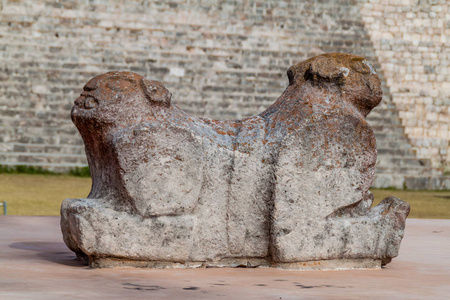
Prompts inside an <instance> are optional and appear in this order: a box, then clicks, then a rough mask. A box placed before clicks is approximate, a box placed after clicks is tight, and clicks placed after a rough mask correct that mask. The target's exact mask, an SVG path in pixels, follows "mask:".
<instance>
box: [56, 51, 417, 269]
mask: <svg viewBox="0 0 450 300" xmlns="http://www.w3.org/2000/svg"><path fill="white" fill-rule="evenodd" d="M288 77H289V86H288V87H287V88H286V90H285V91H284V93H283V94H282V95H281V97H280V98H279V99H278V100H277V101H276V102H275V103H274V104H273V105H272V106H271V107H269V108H268V109H267V110H266V111H264V112H263V113H261V114H259V115H258V116H254V117H250V118H245V119H242V120H234V121H215V120H211V119H207V118H198V117H193V116H191V115H188V114H186V113H185V112H183V111H182V110H181V109H179V108H178V107H177V106H175V105H173V104H171V101H170V100H171V93H170V92H169V91H168V90H167V89H166V88H165V87H164V86H163V85H162V84H161V83H160V82H157V81H152V80H148V79H146V78H144V77H141V76H139V75H137V74H135V73H130V72H110V73H107V74H104V75H100V76H97V77H95V78H93V79H92V80H91V81H89V82H88V83H87V84H86V86H85V87H84V92H83V93H82V94H81V96H80V97H79V98H78V99H77V100H76V101H75V105H74V107H73V109H72V120H73V122H74V123H75V125H76V126H77V128H78V129H79V131H80V133H81V136H82V138H83V140H84V142H85V146H86V153H87V157H88V161H89V166H90V168H91V173H92V180H93V184H92V190H91V193H90V194H89V196H88V198H87V199H76V200H74V199H66V200H65V201H64V202H63V205H62V207H61V216H62V218H61V227H62V232H63V236H64V241H65V242H66V244H67V245H68V247H69V248H70V249H72V250H73V251H75V252H76V253H77V254H78V255H79V256H80V257H86V258H88V259H89V262H90V263H91V265H94V266H95V265H97V266H105V261H106V262H107V261H116V260H117V259H120V260H124V261H129V260H131V261H136V262H138V261H141V262H142V261H150V262H153V263H149V264H147V265H148V266H153V265H155V266H156V265H158V264H162V265H167V264H169V265H170V264H171V263H178V264H179V263H181V264H183V265H185V266H190V267H193V266H202V265H205V264H211V265H229V266H235V265H236V262H238V261H247V262H249V261H252V262H251V263H250V265H255V264H256V265H260V264H262V265H265V263H258V261H262V262H264V261H267V262H270V263H271V265H274V266H277V264H279V266H281V265H290V264H293V265H295V264H296V263H299V262H311V261H323V260H336V259H337V260H339V259H347V260H352V261H353V260H356V261H358V260H361V261H365V259H369V260H375V261H378V262H384V263H387V262H389V261H390V259H391V258H393V257H395V256H396V255H397V253H398V249H399V247H400V241H401V239H402V237H403V229H404V224H405V219H406V217H407V215H408V213H409V205H408V204H406V203H405V202H403V201H401V200H399V199H397V198H395V197H389V198H387V199H385V200H383V202H382V203H380V204H379V205H378V206H376V207H375V208H373V209H371V205H372V201H373V196H372V195H371V193H370V192H369V191H368V189H369V187H370V185H371V183H372V181H373V178H374V172H375V163H376V142H375V137H374V134H373V131H372V129H371V128H370V126H369V125H368V123H367V122H366V120H365V117H366V116H367V115H368V114H369V112H370V111H371V109H373V108H374V107H375V106H376V105H378V104H379V102H380V101H381V96H382V91H381V89H380V81H379V79H378V77H377V75H376V72H375V70H374V68H373V67H372V65H371V64H370V63H369V62H367V61H366V60H364V58H362V57H358V56H353V55H349V54H339V53H334V54H325V55H321V56H317V57H314V58H311V59H309V60H307V61H304V62H302V63H299V64H297V65H295V66H292V67H291V68H290V69H289V70H288ZM100 261H101V263H100ZM96 262H97V263H96ZM112 265H115V264H112ZM144 265H145V264H144ZM269 265H270V264H269ZM328 265H330V264H328ZM331 265H333V264H331Z"/></svg>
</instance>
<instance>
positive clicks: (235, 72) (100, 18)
mask: <svg viewBox="0 0 450 300" xmlns="http://www.w3.org/2000/svg"><path fill="white" fill-rule="evenodd" d="M371 5H372V6H373V7H375V6H376V5H374V4H373V3H371V2H368V1H362V0H354V1H350V0H327V1H313V0H307V1H295V0H292V1H288V0H280V1H278V0H270V1H269V0H267V1H246V0H236V1H233V0H222V1H219V0H217V1H208V0H174V1H143V0H129V1H124V0H86V1H84V0H83V1H81V0H66V1H55V0H54V1H50V0H15V1H12V0H10V1H6V0H3V1H2V0H0V50H1V51H0V164H29V165H38V166H44V167H46V168H49V169H53V170H66V169H67V168H70V167H75V166H83V165H85V164H86V159H85V154H84V147H83V143H82V141H81V139H80V137H79V134H78V133H77V131H76V129H75V127H74V126H73V124H72V123H71V121H70V108H71V106H72V104H73V100H75V98H76V97H77V96H78V94H79V93H80V92H81V90H82V86H83V85H84V84H85V83H86V82H87V81H88V80H89V79H90V78H92V77H93V76H95V75H98V74H100V73H104V72H107V71H111V70H131V71H134V72H137V73H140V74H142V75H145V76H147V77H149V78H151V79H156V80H159V81H162V82H163V83H164V84H165V85H166V86H167V87H168V88H169V89H170V91H171V92H172V93H173V97H172V100H173V102H174V103H175V104H177V105H179V106H181V107H182V108H184V109H185V110H186V111H188V112H190V113H193V114H196V115H202V116H208V117H212V118H217V119H236V118H242V117H245V116H250V115H253V114H257V113H259V112H261V111H263V110H264V109H265V108H266V107H267V106H269V105H270V104H271V103H273V102H274V101H275V100H276V99H277V98H278V96H279V95H280V94H281V93H282V91H283V90H284V88H285V87H286V86H287V83H288V82H287V76H286V70H287V68H288V67H289V66H291V65H293V64H295V63H297V62H300V61H302V60H304V59H306V58H309V57H311V56H315V55H318V54H321V53H324V52H348V53H353V54H357V55H362V56H364V57H366V58H367V59H369V60H371V61H372V62H374V64H375V66H376V68H377V69H378V73H379V75H380V78H381V80H382V83H383V89H384V92H385V97H384V100H383V104H382V105H381V106H380V107H378V108H376V109H375V110H374V111H373V113H372V114H371V115H370V118H369V122H370V123H371V125H373V127H374V130H375V133H376V135H377V143H378V149H379V166H378V168H377V169H378V172H379V173H385V174H388V175H387V176H388V177H385V178H390V179H386V180H384V181H383V180H382V181H379V184H378V185H379V186H393V185H395V186H402V184H404V179H402V178H403V177H402V176H404V175H399V174H400V173H401V174H407V173H409V174H412V173H414V174H422V173H423V171H424V169H423V166H422V163H419V162H418V161H417V159H416V158H415V154H414V152H413V151H412V150H411V146H410V145H409V142H408V139H407V138H406V135H405V134H404V128H403V127H405V128H406V132H407V134H409V135H410V136H409V137H410V138H411V141H412V142H414V143H415V144H414V146H415V147H418V148H417V149H418V150H419V152H420V154H421V158H425V159H430V158H433V157H435V156H433V155H434V153H435V152H436V151H437V152H438V153H444V152H445V147H444V146H442V145H443V143H445V142H442V140H443V139H442V138H440V140H439V141H438V142H435V141H437V140H438V139H435V140H432V139H429V138H428V136H427V135H424V134H423V137H422V139H415V137H416V136H413V135H411V132H415V129H413V130H412V131H411V129H410V128H419V129H420V128H422V130H423V132H425V130H428V127H427V126H428V125H427V124H433V125H432V126H434V127H433V128H439V131H437V130H436V136H437V134H438V133H437V132H439V134H441V133H442V132H444V129H445V128H444V127H443V125H442V124H443V123H444V122H445V119H444V117H443V116H445V114H444V113H442V112H441V111H443V110H445V109H447V115H446V116H447V118H448V107H449V103H448V96H442V95H444V94H445V91H446V90H447V91H448V87H446V85H445V81H447V82H448V77H447V79H445V76H448V75H446V73H445V74H444V73H441V71H442V70H443V68H442V67H441V66H438V65H433V64H429V63H427V64H426V66H435V67H434V69H432V68H431V67H427V68H425V63H424V74H425V69H426V70H428V71H427V72H429V71H430V70H434V72H435V74H436V77H435V81H433V80H434V79H433V78H432V77H431V76H429V77H427V81H426V83H427V84H428V83H430V84H432V85H433V87H434V86H436V88H435V89H428V88H425V87H424V88H419V89H418V91H416V89H417V86H418V84H422V83H421V81H420V80H421V79H420V78H422V77H420V76H419V77H417V78H416V77H414V76H415V75H413V78H412V80H413V81H408V84H407V88H409V89H410V90H409V92H406V91H405V90H404V89H402V88H399V87H398V86H399V85H400V83H398V84H397V82H398V81H399V80H400V79H399V78H397V77H396V76H397V73H398V74H400V71H398V72H397V71H396V73H393V72H391V71H389V70H390V69H388V68H390V67H391V65H393V66H394V70H397V69H395V66H399V67H398V68H402V66H403V62H402V61H400V60H398V61H396V62H392V61H391V62H390V64H388V65H387V64H386V63H385V60H386V59H388V61H390V60H389V59H390V58H389V54H385V53H387V52H388V51H387V50H384V49H383V47H386V46H383V45H385V43H384V42H382V43H381V42H378V40H377V39H376V38H375V37H372V38H371V37H370V36H369V33H370V34H375V35H376V32H375V31H374V30H373V28H372V27H371V26H372V25H373V24H379V25H378V26H379V28H380V30H381V29H382V28H385V25H384V23H383V22H388V21H387V20H386V21H384V20H383V18H381V17H379V16H378V15H376V17H375V16H372V17H371V16H370V14H371V13H372V11H379V10H378V8H373V9H372V8H370V7H371ZM427 5H428V4H427ZM436 5H437V6H440V7H442V8H443V9H447V8H445V7H446V4H442V3H440V4H439V3H438V4H436ZM436 5H431V4H430V5H429V6H430V7H434V6H436ZM387 6H389V5H387V4H384V6H383V7H387ZM376 7H378V6H376ZM380 9H381V8H380ZM446 11H447V10H446ZM361 13H363V14H361ZM436 13H438V12H436ZM378 14H379V12H378ZM447 15H448V13H447ZM429 16H431V14H429ZM371 18H372V19H371ZM392 18H396V17H392ZM405 18H406V15H405ZM437 18H439V19H442V18H444V17H442V15H441V14H439V15H437ZM444 19H445V18H444ZM371 22H372V23H373V24H372V23H371ZM444 23H445V22H444ZM447 23H448V21H447ZM447 23H445V24H446V25H444V26H447ZM371 24H372V25H371ZM430 24H431V23H430ZM433 24H434V22H433ZM439 24H441V23H439ZM375 26H376V25H375ZM430 26H431V25H430ZM367 28H369V31H367ZM446 30H447V32H448V29H446ZM447 35H448V33H447ZM395 41H396V40H395V39H393V42H392V43H394V42H395ZM414 43H415V42H414ZM398 44H399V45H402V43H400V42H398ZM374 45H375V46H374ZM389 45H391V44H389ZM395 45H397V44H395ZM429 45H430V46H429V47H428V48H429V49H433V51H434V50H436V49H434V48H433V45H435V43H434V42H432V43H431V44H429ZM440 45H441V44H440ZM445 45H448V44H445V43H443V44H442V46H445ZM421 47H422V46H418V48H420V49H422V48H421ZM408 49H412V48H410V47H408V46H405V53H408V51H409V50H408ZM400 50H401V49H400ZM400 50H399V51H400ZM407 50H408V51H407ZM383 51H384V52H383ZM411 51H412V50H411ZM447 51H448V49H447ZM394 52H395V51H394ZM421 53H424V52H423V51H421ZM434 53H437V50H436V51H435V52H434ZM444 53H447V58H446V59H447V60H445V59H444V58H445V57H439V59H440V60H441V61H445V62H446V61H448V52H444ZM377 55H379V56H380V59H378V58H377ZM396 55H397V54H396ZM414 55H415V54H414ZM411 56H413V54H411ZM414 61H416V60H414ZM379 62H382V64H381V65H380V63H379ZM411 66H412V64H411ZM446 66H447V67H446V68H448V64H447V65H446ZM385 69H386V70H385ZM413 73H414V72H413ZM402 74H403V73H402ZM409 74H411V73H409ZM439 74H444V79H442V76H441V75H439ZM407 75H408V74H405V78H409V77H406V76H407ZM440 76H441V77H440ZM438 78H440V79H439V80H438ZM405 80H406V79H405ZM408 80H409V79H408ZM405 82H406V81H405ZM401 84H403V85H404V81H403V79H402V81H401ZM434 84H436V85H434ZM439 84H441V85H439ZM447 84H448V83H447ZM390 85H393V91H394V93H395V97H396V98H395V99H396V100H395V105H394V102H392V98H391V93H390V88H391V86H390ZM427 86H428V85H427ZM439 86H441V87H442V88H439ZM435 90H438V92H437V96H436V91H435ZM425 93H429V94H425ZM411 95H415V98H414V99H415V100H414V101H415V102H414V103H416V104H417V103H420V101H425V100H423V99H427V100H426V101H427V103H428V104H424V106H423V108H422V113H423V111H430V110H436V111H435V113H436V114H435V115H436V121H434V123H433V122H431V121H430V122H429V123H426V124H425V123H424V120H426V118H427V117H423V118H422V119H420V118H418V117H416V115H417V114H418V111H419V110H418V109H417V108H416V107H412V106H414V105H413V104H411V103H413V102H411V103H410V102H408V104H409V106H404V107H403V110H402V106H401V105H399V103H401V101H400V100H398V99H409V100H408V101H413V100H411V99H413V98H412V97H409V96H411ZM447 95H448V94H447ZM399 96H408V97H403V98H402V97H400V98H399ZM433 97H434V98H433ZM430 99H440V101H441V102H442V103H441V104H437V105H430V103H429V102H430ZM412 108H414V109H413V110H410V109H412ZM397 109H398V110H399V111H400V114H401V116H402V117H404V118H403V119H402V121H400V119H399V117H398V115H399V114H398V112H397ZM438 111H439V112H440V113H438ZM411 112H412V113H413V118H415V119H417V120H415V121H414V122H416V123H414V125H411V126H410V125H408V124H410V123H408V122H406V121H408V119H409V117H408V116H409V115H405V114H407V113H411ZM426 115H427V116H428V114H426ZM420 116H422V115H420ZM413 118H411V119H413ZM428 118H433V117H428ZM438 118H439V119H438ZM405 120H406V121H405ZM409 122H413V121H409ZM447 124H448V119H447ZM429 127H430V126H429ZM430 128H431V127H430ZM447 128H448V127H447ZM433 132H434V131H433ZM427 134H431V133H427ZM430 137H431V135H430ZM433 137H434V135H433ZM417 141H418V142H417ZM427 141H428V143H429V146H427V147H428V148H427V147H425V146H424V147H422V148H423V149H425V148H426V149H428V150H427V151H428V152H425V151H424V150H422V148H419V146H417V145H419V144H420V143H426V142H427ZM446 141H447V143H448V137H447V139H446ZM437 143H439V145H440V146H437V145H438V144H437ZM447 148H448V147H447ZM432 154H433V155H432ZM445 159H447V161H448V158H445ZM435 161H436V159H434V160H433V162H435ZM426 165H427V164H426V163H425V166H426ZM411 170H414V172H412V171H411ZM396 173H397V174H396ZM395 176H397V177H395ZM399 176H400V177H399ZM393 182H395V184H394V183H393Z"/></svg>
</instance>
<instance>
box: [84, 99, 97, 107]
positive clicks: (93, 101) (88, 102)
mask: <svg viewBox="0 0 450 300" xmlns="http://www.w3.org/2000/svg"><path fill="white" fill-rule="evenodd" d="M97 105H98V102H97V100H96V99H95V98H93V97H87V98H86V100H85V101H84V108H86V109H91V108H94V107H97Z"/></svg>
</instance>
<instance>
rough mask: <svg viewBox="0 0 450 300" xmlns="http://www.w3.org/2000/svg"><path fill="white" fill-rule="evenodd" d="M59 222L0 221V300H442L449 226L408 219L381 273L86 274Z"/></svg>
mask: <svg viewBox="0 0 450 300" xmlns="http://www.w3.org/2000/svg"><path fill="white" fill-rule="evenodd" d="M59 228H60V226H59V217H24V216H0V266H1V267H0V298H1V299H5V300H6V299H62V298H68V299H128V298H129V299H131V298H133V299H274V300H275V299H283V300H286V299H362V298H364V299H446V298H447V297H448V295H449V294H450V285H449V281H448V279H449V278H450V253H449V251H448V249H450V220H419V219H408V220H407V224H406V230H405V238H404V239H403V242H402V247H401V249H400V254H399V256H398V257H397V258H396V259H395V260H393V261H392V263H390V264H389V265H388V266H387V267H386V268H383V269H382V270H365V271H356V270H355V271H286V270H277V269H267V268H255V269H244V268H237V269H229V268H223V269H217V268H205V269H184V270H177V269H168V270H154V269H134V268H115V269H90V268H88V267H86V266H85V265H83V264H81V263H79V262H78V261H76V260H74V259H75V255H74V254H73V253H72V252H71V251H70V250H69V249H67V247H66V246H65V245H64V242H63V241H62V236H61V232H60V229H59Z"/></svg>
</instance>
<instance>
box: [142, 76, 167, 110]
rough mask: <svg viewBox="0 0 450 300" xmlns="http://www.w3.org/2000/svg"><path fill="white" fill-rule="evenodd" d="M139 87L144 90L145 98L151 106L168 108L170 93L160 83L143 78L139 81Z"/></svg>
mask: <svg viewBox="0 0 450 300" xmlns="http://www.w3.org/2000/svg"><path fill="white" fill-rule="evenodd" d="M141 85H142V89H143V90H144V94H145V97H146V98H147V100H148V101H149V102H150V103H151V104H155V105H158V106H164V107H170V99H171V98H172V93H170V92H169V90H168V89H166V87H165V86H164V85H163V84H162V83H161V82H159V81H156V80H149V79H147V78H145V77H144V78H142V79H141Z"/></svg>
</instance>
